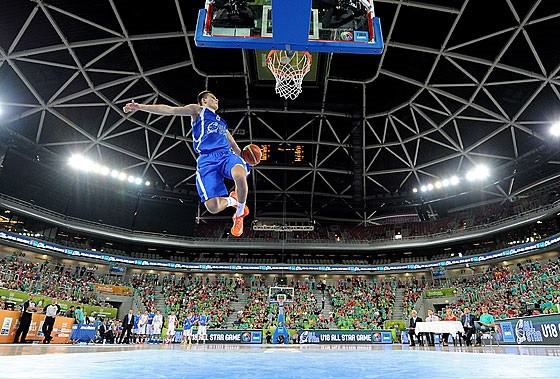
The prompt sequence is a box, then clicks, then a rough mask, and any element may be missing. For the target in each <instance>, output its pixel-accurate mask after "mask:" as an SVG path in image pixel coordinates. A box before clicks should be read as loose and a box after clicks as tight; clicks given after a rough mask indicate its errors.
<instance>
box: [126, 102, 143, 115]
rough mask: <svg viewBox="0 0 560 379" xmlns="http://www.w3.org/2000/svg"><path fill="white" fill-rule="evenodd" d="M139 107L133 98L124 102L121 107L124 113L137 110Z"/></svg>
mask: <svg viewBox="0 0 560 379" xmlns="http://www.w3.org/2000/svg"><path fill="white" fill-rule="evenodd" d="M139 109H140V105H139V104H138V103H137V102H135V101H134V100H132V102H130V103H128V104H126V105H125V106H124V107H123V112H124V113H129V112H132V111H137V110H139Z"/></svg>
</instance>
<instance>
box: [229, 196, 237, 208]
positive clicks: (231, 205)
mask: <svg viewBox="0 0 560 379" xmlns="http://www.w3.org/2000/svg"><path fill="white" fill-rule="evenodd" d="M226 200H227V206H228V207H235V206H236V205H237V204H238V203H237V200H235V199H234V198H233V197H230V196H228V197H226Z"/></svg>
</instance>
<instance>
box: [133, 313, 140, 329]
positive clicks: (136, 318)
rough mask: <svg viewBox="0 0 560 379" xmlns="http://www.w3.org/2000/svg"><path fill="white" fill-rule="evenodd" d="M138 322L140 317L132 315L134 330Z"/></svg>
mask: <svg viewBox="0 0 560 379" xmlns="http://www.w3.org/2000/svg"><path fill="white" fill-rule="evenodd" d="M139 320H140V315H134V329H138V321H139Z"/></svg>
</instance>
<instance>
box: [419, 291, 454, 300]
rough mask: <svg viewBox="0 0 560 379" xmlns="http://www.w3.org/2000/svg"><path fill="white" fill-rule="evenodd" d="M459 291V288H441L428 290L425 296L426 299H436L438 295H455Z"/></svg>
mask: <svg viewBox="0 0 560 379" xmlns="http://www.w3.org/2000/svg"><path fill="white" fill-rule="evenodd" d="M457 293H458V291H457V288H441V289H437V290H426V291H425V292H424V296H425V297H426V299H434V298H437V297H446V296H455V295H457Z"/></svg>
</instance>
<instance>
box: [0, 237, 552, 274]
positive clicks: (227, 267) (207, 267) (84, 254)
mask: <svg viewBox="0 0 560 379" xmlns="http://www.w3.org/2000/svg"><path fill="white" fill-rule="evenodd" d="M0 240H5V241H10V242H14V243H18V244H22V245H27V246H32V247H34V248H37V249H42V250H48V251H53V252H56V253H61V254H65V255H70V256H73V257H81V258H90V259H97V260H102V261H105V262H107V263H122V264H128V265H133V266H142V267H162V268H169V269H178V270H185V271H202V272H217V271H248V272H255V271H264V272H266V271H272V272H274V271H295V272H297V271H301V272H323V273H325V272H346V273H362V272H378V273H385V272H392V271H417V270H423V271H425V270H427V269H436V268H438V267H440V268H441V267H450V266H456V265H465V264H467V263H469V264H477V263H481V262H485V261H488V260H492V259H498V258H505V257H511V256H517V255H520V254H523V253H528V252H532V251H538V250H541V249H544V248H547V247H550V246H552V245H555V244H557V243H558V242H560V235H555V236H553V237H551V238H547V239H546V240H542V241H536V242H531V243H528V244H523V245H519V246H516V247H512V248H510V249H505V250H498V251H494V252H491V253H487V254H482V255H473V256H467V257H457V258H450V259H446V260H441V261H433V262H424V263H411V264H399V263H396V264H388V265H383V266H346V265H305V266H303V265H259V264H237V265H236V264H204V263H179V262H165V261H152V260H142V259H135V258H128V257H118V256H113V255H107V254H103V253H98V252H92V251H86V250H74V249H68V248H66V247H64V246H61V245H57V244H52V243H48V242H44V241H41V240H36V239H32V238H28V237H25V236H20V235H18V234H13V233H7V232H0Z"/></svg>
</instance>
